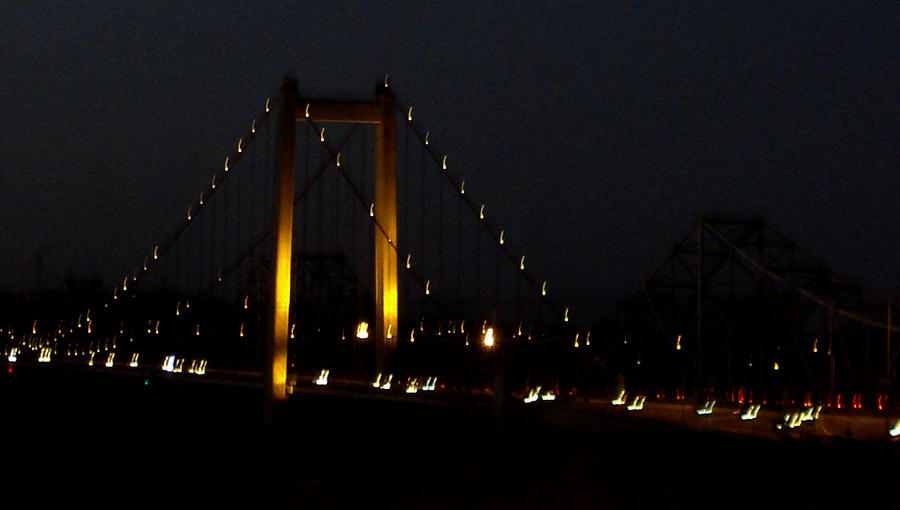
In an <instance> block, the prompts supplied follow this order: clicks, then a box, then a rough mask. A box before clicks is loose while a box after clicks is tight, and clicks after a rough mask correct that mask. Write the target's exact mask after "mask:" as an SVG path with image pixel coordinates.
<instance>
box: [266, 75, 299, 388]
mask: <svg viewBox="0 0 900 510" xmlns="http://www.w3.org/2000/svg"><path fill="white" fill-rule="evenodd" d="M298 99H299V98H298V93H297V82H296V81H294V80H290V79H285V81H284V85H283V86H282V87H281V94H280V95H279V98H278V118H277V120H276V125H275V129H276V135H275V185H274V191H275V196H274V208H273V230H274V232H275V250H274V256H275V261H274V264H273V267H274V268H275V271H274V274H273V280H274V281H273V282H272V320H271V324H270V326H269V331H268V333H269V338H267V342H266V362H267V363H266V364H267V365H268V366H269V373H268V374H267V377H266V393H267V398H271V399H272V400H276V401H278V400H285V399H286V398H287V388H286V382H287V338H288V312H289V311H290V309H291V257H292V253H291V246H292V244H293V237H294V162H295V154H296V142H295V138H296V134H297V120H296V118H297V113H296V110H297V104H298ZM266 106H267V107H268V103H266ZM267 109H268V108H267Z"/></svg>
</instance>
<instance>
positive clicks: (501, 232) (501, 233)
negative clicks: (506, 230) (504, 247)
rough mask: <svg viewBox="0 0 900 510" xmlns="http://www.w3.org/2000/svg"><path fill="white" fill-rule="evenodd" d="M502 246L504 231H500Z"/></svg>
mask: <svg viewBox="0 0 900 510" xmlns="http://www.w3.org/2000/svg"><path fill="white" fill-rule="evenodd" d="M500 244H503V231H502V230H501V231H500Z"/></svg>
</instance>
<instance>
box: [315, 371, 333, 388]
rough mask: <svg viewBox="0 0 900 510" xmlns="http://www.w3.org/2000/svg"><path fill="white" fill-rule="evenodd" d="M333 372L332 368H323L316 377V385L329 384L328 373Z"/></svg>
mask: <svg viewBox="0 0 900 510" xmlns="http://www.w3.org/2000/svg"><path fill="white" fill-rule="evenodd" d="M330 373H331V370H328V369H327V368H323V369H322V370H321V371H320V372H319V377H316V385H317V386H327V385H328V374H330Z"/></svg>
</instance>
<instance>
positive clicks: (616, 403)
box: [610, 390, 628, 406]
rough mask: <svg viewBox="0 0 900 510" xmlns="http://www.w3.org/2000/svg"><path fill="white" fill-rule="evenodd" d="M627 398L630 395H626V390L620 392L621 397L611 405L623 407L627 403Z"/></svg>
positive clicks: (615, 399)
mask: <svg viewBox="0 0 900 510" xmlns="http://www.w3.org/2000/svg"><path fill="white" fill-rule="evenodd" d="M627 396H628V393H626V392H625V390H620V391H619V396H617V397H616V398H614V399H613V400H612V401H611V402H610V403H611V404H612V405H614V406H620V405H623V404H624V403H625V399H626V397H627Z"/></svg>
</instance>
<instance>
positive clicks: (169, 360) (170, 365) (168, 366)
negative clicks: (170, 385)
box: [162, 354, 175, 372]
mask: <svg viewBox="0 0 900 510" xmlns="http://www.w3.org/2000/svg"><path fill="white" fill-rule="evenodd" d="M162 369H163V372H174V371H175V355H174V354H170V355H168V356H166V359H165V360H163V364H162Z"/></svg>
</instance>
